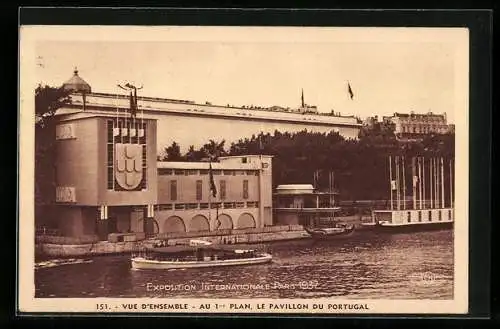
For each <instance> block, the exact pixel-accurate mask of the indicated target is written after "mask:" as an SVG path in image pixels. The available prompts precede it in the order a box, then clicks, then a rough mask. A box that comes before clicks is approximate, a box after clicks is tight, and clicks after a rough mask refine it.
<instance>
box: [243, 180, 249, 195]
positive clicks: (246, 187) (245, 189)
mask: <svg viewBox="0 0 500 329" xmlns="http://www.w3.org/2000/svg"><path fill="white" fill-rule="evenodd" d="M243 199H248V180H247V179H245V180H243Z"/></svg>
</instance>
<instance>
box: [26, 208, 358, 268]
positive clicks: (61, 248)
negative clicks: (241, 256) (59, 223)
mask: <svg viewBox="0 0 500 329" xmlns="http://www.w3.org/2000/svg"><path fill="white" fill-rule="evenodd" d="M338 219H339V220H340V221H343V222H347V223H352V224H354V225H355V226H356V229H359V230H361V229H363V226H362V225H361V223H362V222H363V221H366V218H362V217H360V216H349V217H342V218H338ZM310 238H311V236H310V235H309V234H308V233H307V232H306V231H305V230H304V228H303V227H302V226H301V225H282V226H269V227H264V228H261V229H240V230H221V231H213V232H205V233H202V232H196V233H168V234H158V235H156V236H155V237H152V238H148V239H146V238H144V237H141V238H138V239H132V240H133V241H119V240H116V241H115V239H111V241H91V240H89V241H88V242H85V240H80V241H81V242H78V243H71V240H68V239H58V238H56V239H38V243H36V244H35V249H36V250H35V254H36V255H37V258H55V257H60V258H65V257H89V256H98V255H113V254H126V253H133V252H134V251H138V250H141V249H144V248H152V247H153V246H154V245H155V244H158V242H160V241H161V243H162V244H163V245H168V246H171V245H177V244H186V243H188V242H189V240H192V239H203V240H205V241H209V242H212V243H214V244H258V243H265V242H274V241H287V240H300V239H310Z"/></svg>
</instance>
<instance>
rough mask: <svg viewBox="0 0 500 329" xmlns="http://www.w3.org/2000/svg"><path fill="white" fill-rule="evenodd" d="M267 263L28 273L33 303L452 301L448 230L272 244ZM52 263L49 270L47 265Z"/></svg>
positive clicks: (92, 263)
mask: <svg viewBox="0 0 500 329" xmlns="http://www.w3.org/2000/svg"><path fill="white" fill-rule="evenodd" d="M258 247H261V248H264V249H266V250H268V251H269V252H271V253H272V255H273V261H272V263H270V264H263V265H252V266H237V267H225V268H224V267H223V268H212V269H185V270H168V271H155V270H147V271H146V270H132V269H131V267H130V256H126V255H122V256H100V257H94V258H92V259H91V260H87V261H86V262H81V263H78V264H71V265H60V266H53V267H46V268H43V267H42V268H38V269H36V270H35V287H36V292H35V295H36V297H38V298H40V297H80V298H81V297H165V298H171V297H184V298H199V297H201V298H209V297H210V298H250V297H254V298H255V297H257V298H321V297H338V298H357V299H361V298H373V299H381V298H386V299H453V231H452V230H442V231H433V232H419V233H401V234H387V233H385V234H383V233H377V234H376V233H374V232H358V233H355V235H354V236H351V237H350V238H348V239H341V240H336V241H324V242H315V241H312V240H301V241H288V242H274V243H268V244H264V245H259V246H258ZM52 265H56V264H52Z"/></svg>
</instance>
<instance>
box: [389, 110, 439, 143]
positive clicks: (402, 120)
mask: <svg viewBox="0 0 500 329" xmlns="http://www.w3.org/2000/svg"><path fill="white" fill-rule="evenodd" d="M383 120H384V121H385V122H392V123H393V124H394V127H395V130H394V133H395V134H396V136H397V137H399V138H408V139H412V138H421V137H423V136H425V135H429V134H446V133H448V132H449V126H448V124H447V122H446V113H444V114H435V113H432V112H429V113H426V114H418V113H414V112H410V113H409V114H408V113H394V115H393V116H391V117H387V116H386V117H384V118H383Z"/></svg>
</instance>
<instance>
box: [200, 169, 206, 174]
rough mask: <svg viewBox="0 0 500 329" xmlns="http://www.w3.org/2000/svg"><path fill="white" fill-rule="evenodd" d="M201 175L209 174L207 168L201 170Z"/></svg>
mask: <svg viewBox="0 0 500 329" xmlns="http://www.w3.org/2000/svg"><path fill="white" fill-rule="evenodd" d="M200 175H208V170H206V169H202V170H200Z"/></svg>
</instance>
